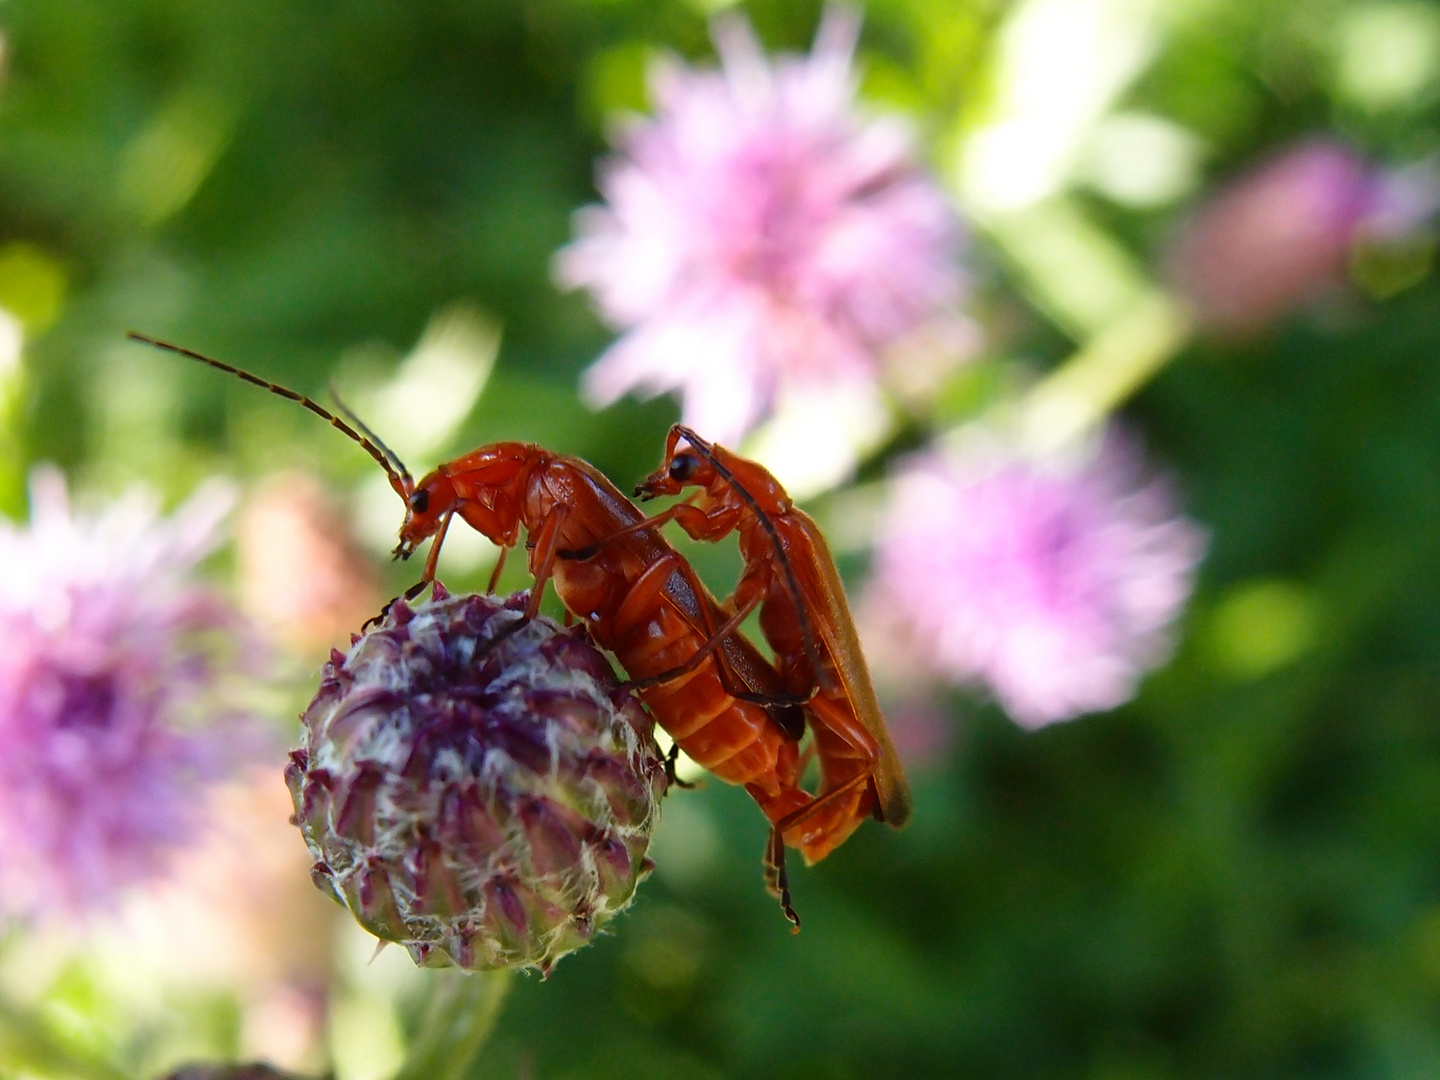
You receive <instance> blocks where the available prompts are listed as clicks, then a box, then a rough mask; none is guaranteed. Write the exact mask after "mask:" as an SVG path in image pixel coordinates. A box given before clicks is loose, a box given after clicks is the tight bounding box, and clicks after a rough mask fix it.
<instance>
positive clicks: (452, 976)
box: [392, 971, 510, 1080]
mask: <svg viewBox="0 0 1440 1080" xmlns="http://www.w3.org/2000/svg"><path fill="white" fill-rule="evenodd" d="M509 986H510V972H509V971H487V972H484V973H482V974H479V975H467V974H465V973H463V972H459V971H454V972H445V973H442V974H438V975H437V985H436V986H435V989H434V991H433V992H432V994H431V996H430V1003H429V1005H428V1006H427V1007H426V1010H425V1018H424V1020H423V1021H421V1024H420V1030H419V1032H418V1033H417V1034H416V1036H415V1038H414V1039H413V1040H412V1041H411V1043H410V1051H409V1053H407V1054H406V1055H405V1061H404V1063H403V1064H401V1066H400V1070H399V1071H398V1072H397V1073H396V1074H395V1075H394V1077H392V1080H459V1078H460V1077H461V1076H463V1075H464V1074H465V1071H466V1069H468V1068H469V1067H470V1064H471V1062H472V1061H474V1059H475V1055H476V1054H477V1053H479V1051H480V1048H481V1047H482V1046H484V1045H485V1040H486V1039H487V1038H488V1037H489V1035H490V1031H491V1029H492V1028H494V1026H495V1021H496V1019H497V1018H498V1017H499V1015H500V1006H501V1004H502V1003H503V1002H504V1000H505V993H506V991H507V990H508V989H509Z"/></svg>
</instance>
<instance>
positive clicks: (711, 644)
mask: <svg viewBox="0 0 1440 1080" xmlns="http://www.w3.org/2000/svg"><path fill="white" fill-rule="evenodd" d="M754 610H755V605H754V604H751V605H750V606H749V607H746V608H741V609H740V610H739V611H737V612H735V614H734V615H731V616H730V618H729V619H727V620H726V621H725V624H724V625H723V626H721V627H720V629H718V630H716V631H714V632H713V633H711V634H710V637H709V638H707V639H706V641H705V643H704V644H703V645H701V646H700V647H699V648H697V649H696V650H695V652H694V654H693V655H692V656H691V657H690V659H689V660H686V661H685V663H683V664H681V665H680V666H679V667H673V668H670V669H669V670H668V671H662V672H660V673H659V674H657V675H651V676H648V677H647V678H644V679H632V680H630V686H631V687H632V688H634V689H636V690H643V689H645V687H647V686H658V685H659V684H660V683H667V682H671V681H672V680H674V679H678V678H680V676H682V675H689V674H690V672H692V671H694V670H695V669H696V668H697V667H699V666H700V665H701V664H702V663H704V662H705V660H706V659H708V658H709V656H710V654H711V653H712V652H714V651H715V650H716V649H717V648H718V647H719V645H720V643H721V642H722V641H724V640H725V639H726V638H727V637H729V636H730V635H731V634H733V633H734V632H735V631H736V630H737V629H739V627H740V624H741V623H742V622H744V621H745V619H746V617H747V616H748V615H749V614H750V612H752V611H754ZM706 632H707V633H709V629H708V628H706ZM725 691H726V693H730V688H729V687H728V686H727V687H726V688H725ZM730 696H731V697H734V698H739V697H740V695H739V694H735V693H731V694H730Z"/></svg>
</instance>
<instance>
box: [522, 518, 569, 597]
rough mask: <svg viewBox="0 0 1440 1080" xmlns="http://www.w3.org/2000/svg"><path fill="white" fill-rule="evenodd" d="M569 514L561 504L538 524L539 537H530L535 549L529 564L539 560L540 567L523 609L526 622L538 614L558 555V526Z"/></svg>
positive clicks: (536, 571)
mask: <svg viewBox="0 0 1440 1080" xmlns="http://www.w3.org/2000/svg"><path fill="white" fill-rule="evenodd" d="M569 512H570V511H569V508H568V507H566V506H564V505H563V504H562V505H558V506H556V507H555V509H554V510H551V511H550V513H549V514H548V515H547V516H546V518H545V520H544V521H543V522H541V523H540V535H538V536H535V537H532V539H533V540H534V542H535V549H534V552H533V554H532V555H531V556H530V563H531V565H532V566H533V565H535V560H536V559H539V560H540V565H539V567H538V568H537V569H536V570H535V587H534V589H533V590H532V591H531V593H530V603H529V604H528V605H527V606H526V608H525V621H526V622H529V621H530V620H531V619H533V618H535V616H536V615H538V614H540V600H541V598H542V597H543V596H544V595H545V586H546V585H547V584H549V582H550V576H551V575H552V574H553V573H554V572H555V559H556V558H557V557H558V556H559V554H560V548H559V539H560V526H561V525H563V524H564V523H565V518H566V517H567V516H568V514H569Z"/></svg>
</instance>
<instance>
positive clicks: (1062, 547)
mask: <svg viewBox="0 0 1440 1080" xmlns="http://www.w3.org/2000/svg"><path fill="white" fill-rule="evenodd" d="M886 521H887V523H888V525H887V528H886V529H885V531H884V533H883V535H882V536H881V537H880V540H879V547H878V550H877V553H876V567H875V577H874V579H873V581H872V582H871V586H870V590H869V594H868V596H867V597H866V607H867V609H868V612H869V613H870V615H871V617H872V620H878V621H882V622H884V623H886V624H889V625H890V626H892V627H893V628H895V629H896V630H898V631H899V632H900V633H901V634H902V635H903V639H904V640H905V641H907V642H908V643H910V644H911V645H912V646H913V648H914V650H915V653H916V654H918V655H919V656H920V657H922V658H923V659H924V661H925V662H926V663H927V665H928V666H929V667H931V668H933V669H934V670H935V671H937V672H939V673H940V674H942V675H943V676H945V677H947V678H949V679H950V680H952V681H954V682H957V683H961V684H975V683H979V684H983V685H986V686H988V687H989V689H990V690H991V691H992V692H993V693H994V695H995V697H996V698H997V699H998V700H999V702H1000V704H1001V705H1002V706H1003V707H1004V708H1005V710H1006V711H1007V712H1009V713H1010V715H1011V716H1012V717H1014V718H1015V719H1016V720H1017V721H1018V722H1019V723H1021V724H1023V725H1025V726H1027V727H1038V726H1040V725H1043V724H1047V723H1051V722H1053V721H1057V720H1067V719H1070V718H1072V717H1075V716H1078V715H1080V714H1081V713H1086V712H1094V711H1098V710H1104V709H1110V708H1113V707H1115V706H1117V705H1120V704H1121V703H1123V702H1125V701H1127V700H1128V699H1130V698H1131V697H1133V696H1134V694H1135V691H1136V688H1137V686H1138V684H1139V681H1140V678H1141V676H1142V675H1144V674H1145V672H1147V671H1149V670H1151V669H1153V668H1154V667H1156V666H1157V665H1159V664H1160V663H1161V662H1163V661H1164V660H1165V659H1166V658H1167V656H1168V654H1169V649H1170V635H1169V630H1170V626H1171V624H1172V623H1173V621H1174V620H1175V618H1176V616H1178V615H1179V614H1180V612H1181V610H1182V609H1183V608H1184V605H1185V602H1186V600H1187V599H1188V598H1189V596H1190V593H1191V590H1192V588H1193V584H1194V576H1195V570H1196V567H1197V565H1198V564H1199V561H1200V559H1201V556H1202V554H1203V551H1204V547H1205V539H1204V534H1203V533H1202V532H1201V530H1200V529H1199V528H1197V527H1196V526H1195V525H1194V524H1192V523H1191V522H1189V521H1188V520H1186V519H1184V518H1182V517H1179V516H1177V513H1176V508H1175V499H1174V496H1173V494H1172V492H1171V489H1170V486H1169V484H1168V483H1166V482H1165V481H1164V480H1163V479H1160V478H1155V477H1147V476H1146V475H1145V473H1144V471H1143V468H1142V466H1141V462H1140V461H1139V458H1138V455H1137V454H1136V453H1135V452H1134V451H1133V449H1132V448H1130V447H1128V446H1127V445H1125V444H1124V443H1123V442H1121V441H1120V440H1118V439H1116V438H1115V437H1113V436H1112V437H1111V438H1110V439H1108V440H1107V442H1106V443H1105V445H1104V446H1103V448H1102V449H1101V450H1100V451H1099V453H1098V454H1097V455H1096V456H1095V457H1094V458H1093V459H1092V460H1090V461H1088V462H1082V463H1067V464H1064V465H1062V464H1059V463H1055V464H1040V463H1036V462H1031V461H1025V460H1020V459H1016V458H1013V457H1006V456H1004V455H999V454H995V453H985V452H972V453H971V454H969V455H965V456H960V457H955V458H950V457H945V456H942V455H941V454H939V453H931V454H928V455H926V456H923V457H921V458H919V459H918V460H916V461H914V462H913V463H912V464H911V465H910V467H909V468H908V469H907V470H906V471H905V472H904V473H903V474H902V475H901V476H900V477H899V479H898V480H897V481H896V484H895V492H894V498H893V501H892V505H891V506H890V509H889V512H888V514H887V517H886Z"/></svg>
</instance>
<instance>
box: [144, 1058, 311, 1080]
mask: <svg viewBox="0 0 1440 1080" xmlns="http://www.w3.org/2000/svg"><path fill="white" fill-rule="evenodd" d="M164 1080H304V1078H303V1077H300V1076H298V1075H297V1074H295V1073H288V1072H285V1071H283V1070H281V1069H277V1068H275V1066H273V1065H266V1064H264V1063H263V1062H254V1063H251V1064H248V1065H184V1066H181V1067H180V1068H178V1069H176V1070H174V1071H173V1072H168V1073H166V1074H165V1076H164Z"/></svg>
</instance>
